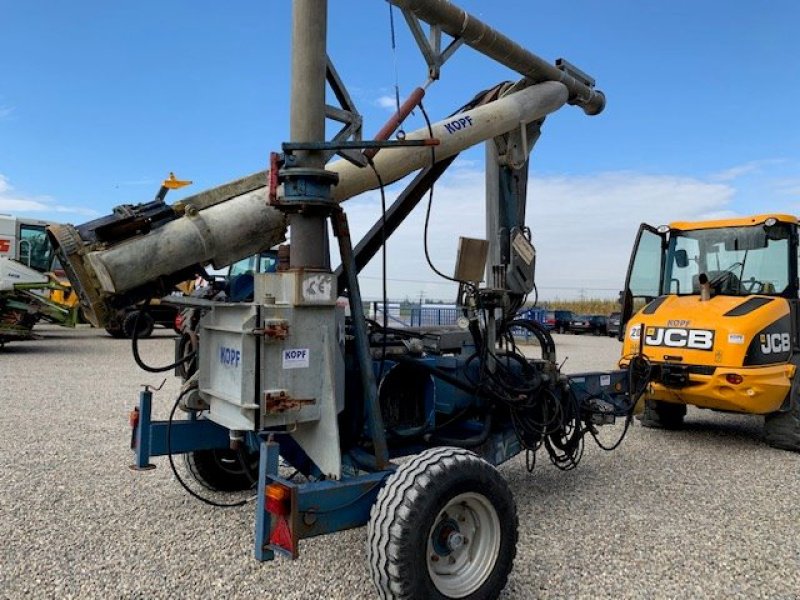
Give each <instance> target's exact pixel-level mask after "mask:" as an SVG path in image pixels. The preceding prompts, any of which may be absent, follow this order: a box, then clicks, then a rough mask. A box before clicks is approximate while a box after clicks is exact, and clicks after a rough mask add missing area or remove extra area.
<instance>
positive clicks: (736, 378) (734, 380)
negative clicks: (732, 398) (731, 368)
mask: <svg viewBox="0 0 800 600" xmlns="http://www.w3.org/2000/svg"><path fill="white" fill-rule="evenodd" d="M725 381H727V382H728V383H730V384H731V385H739V384H740V383H742V382H743V381H744V377H742V376H741V375H739V374H738V373H728V374H727V375H725Z"/></svg>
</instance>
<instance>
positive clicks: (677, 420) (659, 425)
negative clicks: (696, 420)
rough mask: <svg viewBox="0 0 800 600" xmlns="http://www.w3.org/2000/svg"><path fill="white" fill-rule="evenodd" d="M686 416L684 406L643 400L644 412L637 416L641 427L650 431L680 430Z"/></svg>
mask: <svg viewBox="0 0 800 600" xmlns="http://www.w3.org/2000/svg"><path fill="white" fill-rule="evenodd" d="M685 416H686V405H685V404H674V403H672V402H661V401H660V400H645V401H644V411H642V414H641V415H639V419H640V420H641V422H642V427H650V428H652V429H680V428H681V426H682V425H683V417H685Z"/></svg>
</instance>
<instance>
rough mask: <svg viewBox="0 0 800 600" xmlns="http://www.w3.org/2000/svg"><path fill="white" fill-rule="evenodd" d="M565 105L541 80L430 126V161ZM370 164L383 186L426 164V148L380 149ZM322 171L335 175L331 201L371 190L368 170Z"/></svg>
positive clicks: (556, 88)
mask: <svg viewBox="0 0 800 600" xmlns="http://www.w3.org/2000/svg"><path fill="white" fill-rule="evenodd" d="M566 101H567V88H566V87H564V86H563V85H562V84H560V83H555V82H553V81H547V82H545V83H540V84H537V85H533V86H531V87H528V88H525V89H523V90H521V91H519V92H515V93H513V94H509V95H508V96H505V97H503V98H500V99H498V100H495V101H494V102H490V103H488V104H484V105H482V106H478V107H477V108H473V109H472V110H467V111H465V112H463V113H459V114H457V115H454V116H452V117H450V118H449V119H445V120H444V121H439V122H438V123H435V124H433V125H432V126H431V130H432V132H433V135H432V137H434V138H437V139H438V140H439V145H438V146H435V147H434V148H435V150H434V152H435V156H436V159H437V160H440V159H442V158H447V157H449V156H453V155H454V154H457V153H459V152H461V151H462V150H464V149H465V148H469V147H470V146H474V145H476V144H479V143H481V142H483V141H485V140H489V139H492V138H493V137H496V136H498V135H502V134H504V133H508V132H509V131H513V130H514V129H517V128H519V127H523V126H524V125H526V124H527V123H530V122H531V121H536V120H537V119H541V118H542V117H544V116H546V115H549V114H550V113H552V112H555V111H556V110H558V109H559V108H561V107H562V106H563V105H564V103H566ZM429 136H430V132H429V131H428V128H427V127H423V128H421V129H417V130H416V131H412V132H410V133H407V134H406V139H408V140H419V139H425V138H427V137H429ZM374 164H375V168H376V169H377V171H378V172H379V173H380V175H381V179H383V182H384V183H391V182H393V181H397V180H398V179H401V178H403V177H405V176H406V175H408V174H409V173H412V172H414V171H416V170H418V169H422V168H423V167H426V166H428V165H430V164H431V148H430V147H425V146H417V147H409V148H402V149H393V150H383V151H381V152H380V153H379V154H378V155H376V156H375V159H374ZM328 169H329V170H331V171H335V172H336V173H338V174H339V185H337V186H336V187H335V188H334V189H333V197H334V198H335V199H336V200H337V201H339V202H343V201H345V200H347V199H348V198H352V197H353V196H355V195H357V194H360V193H361V192H364V191H366V190H369V189H374V188H375V187H377V181H376V179H375V174H374V173H373V172H372V169H360V168H358V167H356V166H355V165H353V164H352V163H350V162H348V161H345V160H339V161H336V162H334V163H332V164H331V165H330V166H329V167H328Z"/></svg>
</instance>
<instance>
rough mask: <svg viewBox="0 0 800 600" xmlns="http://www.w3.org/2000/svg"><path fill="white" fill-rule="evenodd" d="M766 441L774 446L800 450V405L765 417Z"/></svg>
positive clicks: (794, 405)
mask: <svg viewBox="0 0 800 600" xmlns="http://www.w3.org/2000/svg"><path fill="white" fill-rule="evenodd" d="M764 441H765V442H767V443H768V444H769V445H770V446H772V447H773V448H780V449H781V450H793V451H795V452H800V405H799V404H798V402H797V401H796V400H795V402H794V403H793V406H792V408H791V409H789V410H788V411H785V412H774V413H771V414H769V415H767V416H766V417H764Z"/></svg>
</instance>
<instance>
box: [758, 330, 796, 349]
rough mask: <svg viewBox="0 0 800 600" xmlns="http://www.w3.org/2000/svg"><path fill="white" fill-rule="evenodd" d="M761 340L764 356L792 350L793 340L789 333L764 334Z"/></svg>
mask: <svg viewBox="0 0 800 600" xmlns="http://www.w3.org/2000/svg"><path fill="white" fill-rule="evenodd" d="M759 339H760V341H761V352H762V353H764V354H780V353H781V352H789V350H791V349H792V338H791V336H790V335H789V334H788V333H762V334H761V335H760V336H759Z"/></svg>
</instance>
